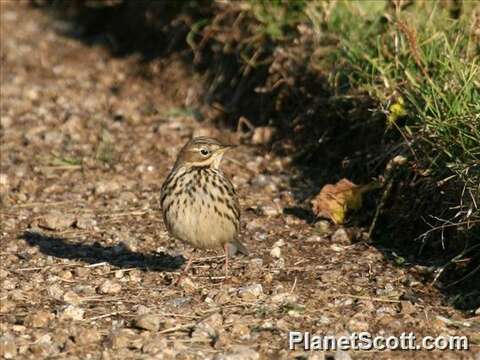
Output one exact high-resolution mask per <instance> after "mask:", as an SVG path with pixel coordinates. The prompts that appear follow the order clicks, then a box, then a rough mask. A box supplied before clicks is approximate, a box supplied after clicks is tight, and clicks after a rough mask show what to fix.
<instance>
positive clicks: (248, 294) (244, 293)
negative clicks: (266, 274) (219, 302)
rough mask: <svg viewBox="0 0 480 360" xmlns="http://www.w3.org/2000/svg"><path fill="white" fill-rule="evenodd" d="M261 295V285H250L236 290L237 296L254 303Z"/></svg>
mask: <svg viewBox="0 0 480 360" xmlns="http://www.w3.org/2000/svg"><path fill="white" fill-rule="evenodd" d="M262 295H263V288H262V285H261V284H252V285H248V286H244V287H241V288H239V289H238V296H240V297H241V298H242V299H244V300H246V301H254V300H256V299H258V298H259V297H261V296H262Z"/></svg>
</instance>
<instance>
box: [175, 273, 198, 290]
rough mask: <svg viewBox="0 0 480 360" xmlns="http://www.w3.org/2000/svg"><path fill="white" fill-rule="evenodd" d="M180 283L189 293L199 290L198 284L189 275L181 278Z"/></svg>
mask: <svg viewBox="0 0 480 360" xmlns="http://www.w3.org/2000/svg"><path fill="white" fill-rule="evenodd" d="M179 285H180V287H181V288H182V289H183V290H184V291H185V292H186V293H187V294H191V293H193V292H195V291H196V290H197V285H196V284H195V283H194V282H193V281H192V279H190V278H189V277H188V276H184V277H183V278H182V279H181V280H180V283H179Z"/></svg>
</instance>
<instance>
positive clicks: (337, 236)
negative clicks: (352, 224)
mask: <svg viewBox="0 0 480 360" xmlns="http://www.w3.org/2000/svg"><path fill="white" fill-rule="evenodd" d="M332 241H333V242H336V243H339V244H342V245H349V244H350V237H349V236H348V234H347V232H346V231H345V229H344V228H340V229H337V230H336V231H335V232H334V233H333V235H332Z"/></svg>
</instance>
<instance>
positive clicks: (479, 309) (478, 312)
mask: <svg viewBox="0 0 480 360" xmlns="http://www.w3.org/2000/svg"><path fill="white" fill-rule="evenodd" d="M475 315H480V307H479V308H478V309H477V310H475Z"/></svg>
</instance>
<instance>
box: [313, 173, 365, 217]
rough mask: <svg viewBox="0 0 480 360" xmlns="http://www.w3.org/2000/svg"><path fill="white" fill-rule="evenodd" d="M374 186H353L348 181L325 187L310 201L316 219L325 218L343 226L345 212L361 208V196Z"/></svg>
mask: <svg viewBox="0 0 480 360" xmlns="http://www.w3.org/2000/svg"><path fill="white" fill-rule="evenodd" d="M373 187H374V186H372V185H371V184H368V185H363V186H362V185H355V184H354V183H352V182H351V181H350V180H348V179H345V178H344V179H341V180H340V181H338V182H337V183H336V184H327V185H325V186H324V187H323V188H322V190H321V191H320V193H319V194H318V195H317V196H316V197H315V198H314V199H313V200H312V206H313V212H314V213H315V215H316V216H317V217H326V218H328V219H330V220H332V221H333V222H334V223H335V224H343V222H344V220H345V214H346V212H347V210H356V209H359V208H360V207H361V206H362V195H363V193H364V192H365V191H368V190H370V189H372V188H373Z"/></svg>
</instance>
